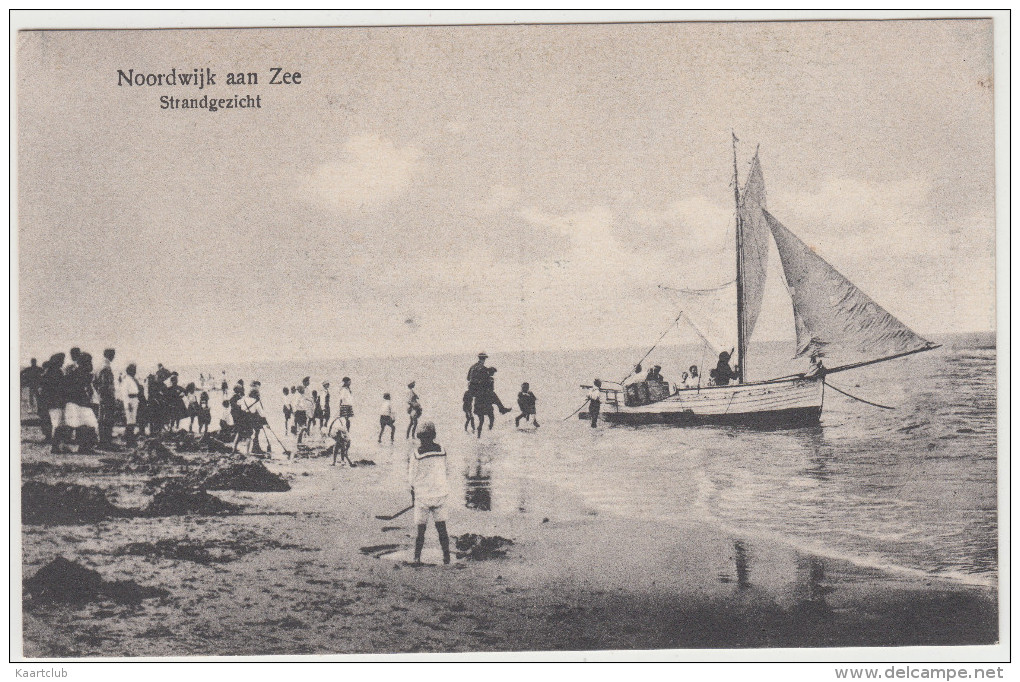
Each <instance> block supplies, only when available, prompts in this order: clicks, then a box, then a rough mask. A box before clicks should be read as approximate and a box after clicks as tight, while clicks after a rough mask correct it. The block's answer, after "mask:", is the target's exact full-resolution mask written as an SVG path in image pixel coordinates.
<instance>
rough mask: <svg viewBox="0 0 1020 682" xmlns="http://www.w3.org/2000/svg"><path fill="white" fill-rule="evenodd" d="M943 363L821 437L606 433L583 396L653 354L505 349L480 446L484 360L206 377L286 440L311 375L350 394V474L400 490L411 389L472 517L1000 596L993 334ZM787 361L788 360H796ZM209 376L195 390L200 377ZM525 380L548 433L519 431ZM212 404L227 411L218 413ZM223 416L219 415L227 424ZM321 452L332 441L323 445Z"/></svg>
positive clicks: (667, 360)
mask: <svg viewBox="0 0 1020 682" xmlns="http://www.w3.org/2000/svg"><path fill="white" fill-rule="evenodd" d="M936 340H937V341H939V342H940V343H942V344H943V345H942V347H941V348H938V349H936V350H934V351H930V352H926V353H921V354H917V355H913V356H909V357H906V358H901V359H897V360H892V361H889V362H885V363H880V364H877V365H872V366H869V367H864V368H860V369H857V370H852V371H847V372H844V373H839V374H835V375H831V376H830V377H829V380H830V382H831V383H832V384H833V385H835V386H837V387H839V388H841V389H843V390H845V391H847V392H849V393H852V394H854V395H856V396H859V397H861V398H863V399H865V400H869V401H871V402H875V403H879V404H883V405H886V406H888V407H892V408H894V409H880V408H877V407H873V406H871V405H867V404H865V403H862V402H858V401H855V400H852V399H850V398H847V397H845V396H843V395H840V394H838V393H836V392H835V391H833V390H831V389H826V393H825V404H824V410H823V416H822V421H821V424H820V425H819V426H815V427H810V428H797V429H788V430H777V431H760V430H754V429H750V428H736V427H709V426H702V427H694V428H679V427H672V426H640V427H630V426H610V425H604V424H603V425H600V426H599V427H598V428H596V429H592V428H591V427H590V425H589V424H588V423H587V422H584V421H581V420H579V419H578V417H577V415H576V414H573V413H574V412H575V411H576V410H577V408H579V407H580V405H581V404H582V403H583V401H584V391H583V390H582V389H581V388H580V385H581V384H590V383H591V380H592V379H593V378H594V377H596V376H601V377H604V378H613V379H617V380H618V379H622V378H623V377H624V376H626V375H627V373H628V370H629V369H630V368H631V367H633V365H634V363H635V361H636V360H637V359H638V358H640V357H641V355H642V354H643V353H644V352H645V351H646V350H647V349H639V348H619V349H610V350H576V351H574V350H572V351H542V352H513V353H497V352H492V353H491V356H490V358H489V361H488V364H489V365H490V366H493V367H496V368H497V370H498V371H497V373H496V376H495V378H496V389H497V393H498V394H499V396H500V397H501V399H502V401H503V403H505V404H506V405H507V406H508V407H513V408H515V409H514V412H513V413H511V414H509V415H506V416H497V417H496V425H495V428H494V429H492V430H491V431H490V430H488V429H486V430H485V431H484V432H483V433H482V436H481V438H477V437H475V436H474V435H473V434H468V433H466V432H465V430H464V422H465V417H464V414H463V412H462V410H461V405H462V397H463V394H464V391H465V390H466V386H467V384H466V375H467V370H468V367H469V366H470V365H471V363H472V362H474V360H475V358H474V356H473V355H441V356H430V357H395V358H394V357H387V358H362V359H346V358H337V359H335V360H316V361H265V362H254V363H239V364H233V365H222V366H216V367H204V368H203V369H204V372H203V373H205V372H208V373H209V374H211V375H212V376H214V377H215V378H216V380H217V383H218V381H219V379H220V377H221V376H222V374H221V372H223V371H226V375H227V377H228V379H229V381H230V383H231V384H233V382H234V381H235V380H236V379H237V378H239V377H241V378H244V379H245V380H246V383H247V382H250V381H251V380H252V379H259V380H260V381H261V382H262V386H263V397H264V402H265V404H266V407H267V410H268V414H269V418H270V426H271V427H272V429H273V431H274V433H275V434H276V435H279V436H281V437H282V439H283V441H284V443H285V444H287V445H288V447H291V448H293V443H294V440H293V437H292V436H290V435H289V434H287V433H286V431H285V429H284V426H283V413H282V408H281V405H282V397H283V396H282V388H283V387H284V386H288V387H290V386H294V385H297V384H298V383H300V381H301V379H302V378H303V377H304V376H309V377H310V378H311V381H312V388H319V387H321V383H322V382H323V381H329V382H330V384H331V390H332V391H333V395H334V397H333V401H334V403H335V391H336V389H337V388H339V386H340V382H341V378H342V377H344V376H347V377H350V378H351V379H352V388H353V394H354V398H355V403H354V404H355V408H354V409H355V415H354V418H353V420H352V426H351V437H352V441H353V445H352V450H351V456H352V458H353V459H355V460H358V459H369V460H372V461H375V462H377V463H378V465H379V466H380V467H384V468H386V470H387V471H388V472H389V473H388V474H385V475H384V476H383V480H384V483H385V484H388V485H392V486H394V487H395V489H396V488H398V487H399V486H401V485H405V483H404V482H403V467H404V464H403V463H404V462H405V461H406V456H407V453H408V449H409V448H410V447H411V445H410V444H409V443H410V442H409V441H407V440H406V439H405V435H406V434H405V428H406V426H407V423H408V419H407V414H406V410H405V406H406V396H407V391H408V389H407V384H408V383H409V382H410V381H412V380H413V381H415V382H416V387H415V391H416V392H417V393H418V395H419V396H420V399H421V402H422V406H423V409H424V414H423V416H422V421H425V420H429V421H433V422H434V423H435V424H436V427H437V431H438V441H439V442H440V443H441V444H442V445H443V446H444V447H445V448H446V449H447V451H448V453H449V455H450V462H451V469H452V471H453V472H455V474H456V475H455V476H453V478H454V481H453V485H454V489H455V499H456V501H457V504H458V505H463V506H464V507H465V508H467V509H468V510H470V511H471V512H472V513H479V514H491V515H513V514H528V513H536V505H538V501H539V499H541V504H542V505H548V504H550V500H552V501H553V502H552V504H555V505H559V506H561V507H562V508H563V510H565V511H566V510H573V511H581V510H583V511H584V512H585V513H591V514H606V515H614V516H618V517H622V518H628V519H637V520H644V521H652V522H657V523H663V524H676V525H690V524H700V525H705V526H711V527H716V528H719V529H722V530H723V531H725V532H729V533H733V534H739V535H741V536H743V537H752V538H758V539H760V540H763V541H776V542H782V543H787V544H789V545H792V546H793V547H795V548H797V549H800V550H803V551H805V552H810V553H812V554H815V555H820V556H827V557H832V558H838V559H844V560H848V561H851V562H854V563H857V564H860V565H863V566H867V567H873V568H877V569H883V570H889V571H901V572H906V573H911V574H914V575H919V576H930V577H935V578H941V579H948V580H952V581H958V582H961V583H966V584H973V585H983V586H989V587H994V586H995V585H996V583H997V570H998V551H997V548H998V524H997V494H998V486H997V480H998V479H997V470H998V450H997V420H996V349H995V337H994V334H969V335H956V336H951V337H943V338H938V339H936ZM787 350H788V349H787ZM652 362H654V363H656V364H661V365H662V367H663V374H664V376H665V378H666V379H667V380H673V381H679V374H680V371H681V369H682V368H685V367H688V366H689V365H690V364H699V362H700V363H701V364H702V365H704V362H705V354H704V351H702V350H701V349H698V348H694V347H688V346H664V347H661V348H658V349H657V350H656V351H655V354H654V355H653V356H651V357H649V358H648V360H647V361H646V364H645V366H646V367H647V366H648V363H652ZM199 371H200V369H199V368H190V369H189V370H187V371H185V370H184V368H182V375H183V376H184V377H185V378H186V379H188V378H189V377H188V375H189V374H194V375H195V376H194V377H191V378H192V379H194V378H197V376H198V373H199ZM525 381H526V382H528V383H529V384H530V386H531V390H532V391H533V392H534V393H535V395H536V396H537V398H538V422H539V424H540V426H537V427H536V426H535V425H532V424H522V426H521V428H516V427H515V426H514V421H513V417H514V416H515V415H516V414H517V413H518V410H517V409H516V396H517V392H518V391H519V390H520V386H521V383H522V382H525ZM386 392H388V393H390V394H391V396H392V399H393V407H394V411H395V413H396V415H397V433H396V440H395V443H393V444H390V443H389V442H388V440H389V436H388V434H387V435H386V438H385V440H384V442H383V443H382V444H379V443H377V436H378V431H379V411H380V406H381V404H382V401H383V394H384V393H386ZM215 404H216V403H214V405H215ZM216 414H217V412H216V410H214V419H215V418H216V417H215V415H216ZM323 444H325V443H324V442H323Z"/></svg>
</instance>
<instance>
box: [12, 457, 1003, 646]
mask: <svg viewBox="0 0 1020 682" xmlns="http://www.w3.org/2000/svg"><path fill="white" fill-rule="evenodd" d="M396 450H397V449H394V452H396ZM124 456H125V455H124V454H123V453H122V454H120V455H106V454H104V455H100V456H81V455H76V454H63V455H50V454H49V452H48V451H47V450H46V449H45V448H43V447H42V446H40V445H38V444H37V443H34V442H31V441H24V440H23V441H22V462H23V464H26V463H27V464H31V463H33V462H49V463H50V465H52V466H51V467H50V469H49V471H48V473H44V474H41V475H40V474H34V475H30V476H25V477H24V478H25V480H31V479H36V478H38V479H42V480H54V481H55V480H67V481H74V482H78V483H91V484H94V485H100V486H102V487H104V488H105V489H108V490H110V492H111V493H112V494H111V495H110V498H111V501H113V502H114V503H117V504H120V505H121V506H130V505H131V504H134V503H135V502H137V500H138V499H139V498H138V497H137V496H136V493H135V492H133V490H134V488H136V487H137V486H138V484H139V480H138V479H139V477H137V476H135V477H133V478H132V477H127V478H125V477H124V476H123V475H117V476H109V475H107V474H102V473H100V471H99V464H100V462H99V459H100V457H106V458H107V459H111V458H113V459H116V458H118V457H124ZM264 463H265V464H266V466H267V467H268V468H269V470H270V471H272V472H274V473H282V474H284V475H285V476H287V477H288V478H289V479H290V484H291V486H292V489H291V490H290V491H289V492H277V493H247V492H230V491H215V492H214V494H215V495H216V496H218V497H220V498H221V499H223V500H226V501H228V502H234V503H239V504H243V505H246V508H245V509H244V510H243V511H242V512H241V513H240V514H237V515H227V516H214V517H199V516H183V517H166V518H162V519H143V518H134V519H111V520H105V521H100V522H99V523H96V524H92V525H73V526H69V525H63V526H32V525H24V526H23V527H22V549H23V565H22V571H23V576H22V577H23V578H28V577H30V576H32V575H33V574H34V573H35V572H36V571H37V570H38V569H39V568H40V567H41V566H42V565H44V564H45V563H47V562H49V561H50V560H52V559H53V558H54V557H55V556H58V555H61V556H64V557H66V558H67V559H70V560H73V561H78V562H80V563H81V564H82V565H84V566H86V567H88V568H91V569H94V570H98V571H99V573H100V574H101V575H102V576H103V578H104V579H106V580H123V579H131V580H136V581H138V583H139V584H142V585H145V586H150V587H154V588H160V589H163V590H166V592H167V595H168V596H167V597H165V598H163V599H150V600H146V601H144V602H142V603H141V604H136V605H130V606H125V605H117V604H109V603H103V602H99V603H90V604H86V605H83V606H80V607H76V606H68V605H44V606H38V605H28V606H26V608H24V610H23V617H24V623H23V638H24V654H25V655H26V656H29V657H33V658H37V657H75V656H129V657H134V656H195V655H224V656H231V655H264V654H270V655H272V654H276V655H303V654H345V653H348V654H355V653H387V654H389V653H419V652H430V653H446V652H469V651H479V652H482V651H488V652H511V651H513V652H527V651H585V650H607V649H619V650H634V649H685V648H756V647H825V646H841V647H845V646H896V645H936V644H937V645H953V644H957V645H967V644H992V643H994V642H995V641H996V640H997V639H998V634H997V630H998V604H997V598H996V591H995V590H994V589H992V588H980V587H974V586H965V585H959V584H955V583H951V582H949V581H946V580H940V579H935V578H931V579H927V580H925V579H920V578H916V577H911V576H904V575H895V574H893V573H891V572H889V571H882V570H878V569H871V568H867V567H862V566H859V565H856V564H854V563H852V562H850V561H848V560H844V559H832V558H826V557H820V556H818V555H814V554H811V553H808V552H804V551H799V550H797V549H796V548H794V547H792V546H789V545H784V544H781V543H776V542H773V541H771V540H763V539H762V538H760V536H755V539H754V540H753V541H752V540H748V539H746V538H741V537H740V534H739V533H732V532H729V531H727V530H725V529H722V528H715V527H710V526H707V525H706V526H703V527H699V526H697V525H695V524H690V525H686V526H675V525H672V524H666V523H656V522H653V521H644V520H635V519H623V518H619V517H614V516H612V515H610V514H603V513H599V512H598V511H597V510H593V509H578V510H577V513H566V512H564V511H563V507H562V506H556V505H552V504H550V503H548V502H547V499H548V498H547V495H549V494H555V491H549V490H540V489H538V488H537V487H536V488H535V490H534V493H535V494H534V495H533V497H531V498H529V500H528V505H527V510H526V511H525V512H520V513H513V514H495V513H492V512H478V511H472V510H469V509H466V508H464V507H463V506H462V505H457V504H454V505H452V509H451V518H450V522H449V525H450V532H451V534H452V535H454V536H459V535H463V534H466V533H474V534H478V535H484V536H501V537H504V538H509V539H511V540H512V541H513V545H512V546H510V547H509V551H508V554H507V556H506V557H505V558H494V559H491V560H487V561H470V560H459V561H457V562H456V563H455V564H454V565H453V566H451V567H443V566H424V567H421V568H413V567H410V566H407V565H404V564H403V563H402V562H401V561H400V559H401V558H402V557H403V556H404V555H405V554H407V553H408V552H409V548H410V547H411V545H412V543H413V539H412V532H413V530H412V523H413V522H412V520H411V518H410V514H406V515H404V516H402V517H400V518H398V519H395V520H393V521H379V520H377V519H376V518H375V515H376V514H381V513H393V512H395V511H397V510H399V509H401V508H403V507H404V506H406V504H407V501H406V500H405V499H404V497H403V495H404V494H405V493H404V490H403V489H402V488H401V487H399V486H397V485H394V480H393V475H394V474H393V472H392V471H391V470H390V467H388V466H387V463H386V462H382V461H380V463H378V465H377V466H374V467H372V466H363V467H358V468H356V469H349V468H340V467H336V468H334V467H331V466H329V463H328V461H327V460H326V459H323V458H314V459H300V460H295V461H293V462H286V461H280V460H264ZM160 539H164V540H167V539H175V540H178V541H183V540H187V541H189V542H192V543H203V542H205V543H216V542H224V541H226V540H230V541H231V542H234V543H235V544H236V545H238V546H243V547H245V548H247V549H246V551H248V549H250V550H251V551H250V552H249V553H246V554H243V555H239V556H237V557H235V558H231V559H230V560H228V561H222V562H216V563H210V564H208V565H202V564H199V563H196V562H194V561H189V560H186V559H169V558H159V557H142V556H132V555H125V554H118V551H119V550H120V549H122V548H123V547H124V546H126V545H129V544H131V543H138V542H156V541H158V540H160ZM276 545H279V546H276ZM380 546H387V547H389V546H394V547H393V550H394V553H393V554H389V555H383V556H378V552H364V551H363V549H372V548H378V547H380ZM436 551H437V541H436V537H435V530H434V528H433V527H431V525H430V527H429V532H428V534H427V535H426V551H425V558H426V560H428V558H429V557H430V556H431V555H434V554H435V553H436Z"/></svg>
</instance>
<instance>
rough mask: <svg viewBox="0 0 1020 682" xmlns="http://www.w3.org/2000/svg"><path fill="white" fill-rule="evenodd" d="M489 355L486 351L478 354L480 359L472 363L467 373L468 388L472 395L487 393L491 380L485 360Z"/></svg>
mask: <svg viewBox="0 0 1020 682" xmlns="http://www.w3.org/2000/svg"><path fill="white" fill-rule="evenodd" d="M488 357H489V356H488V355H486V354H485V352H484V351H483V352H481V353H479V354H478V361H477V362H475V364H473V365H471V367H470V368H469V369H468V373H467V381H468V390H469V391H471V395H472V396H475V397H477V396H480V395H482V394H483V393H485V388H486V385H487V382H488V381H489V368H488V367H486V366H485V360H486V359H487V358H488Z"/></svg>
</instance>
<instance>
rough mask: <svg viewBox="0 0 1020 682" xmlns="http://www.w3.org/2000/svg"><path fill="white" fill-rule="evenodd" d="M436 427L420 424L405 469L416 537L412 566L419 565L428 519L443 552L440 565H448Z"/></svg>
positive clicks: (442, 460)
mask: <svg viewBox="0 0 1020 682" xmlns="http://www.w3.org/2000/svg"><path fill="white" fill-rule="evenodd" d="M435 439H436V425H435V424H433V423H432V422H424V423H423V424H422V425H421V428H419V429H418V440H419V441H420V443H421V444H420V445H419V446H418V447H417V448H416V449H415V450H413V451H412V453H411V460H410V462H409V465H408V481H409V482H410V484H411V499H412V500H413V502H414V523H415V525H416V526H417V527H418V536H417V538H415V541H414V563H415V564H416V565H420V564H421V550H422V548H423V547H424V546H425V528H426V526H427V525H428V520H429V517H430V516H431V517H432V520H433V521H434V522H435V524H436V532H437V533H438V534H439V546H440V547H441V548H442V550H443V563H444V564H448V563H450V536H449V535H448V534H447V532H446V517H447V512H446V498H447V497H448V496H449V494H450V486H449V482H448V468H447V461H446V452H445V451H444V450H443V446H441V445H440V444H439V443H437V442H436V440H435Z"/></svg>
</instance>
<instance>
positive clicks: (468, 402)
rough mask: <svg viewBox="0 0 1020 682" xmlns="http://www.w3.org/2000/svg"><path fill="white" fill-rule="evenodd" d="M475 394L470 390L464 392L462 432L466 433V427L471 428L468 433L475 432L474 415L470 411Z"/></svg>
mask: <svg viewBox="0 0 1020 682" xmlns="http://www.w3.org/2000/svg"><path fill="white" fill-rule="evenodd" d="M474 399H475V394H474V393H472V392H471V389H470V388H469V389H468V390H466V391H464V405H463V407H464V430H465V431H467V430H468V427H469V426H470V427H471V431H470V433H474V432H475V415H474V413H473V412H472V411H471V409H472V403H473V402H474Z"/></svg>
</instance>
